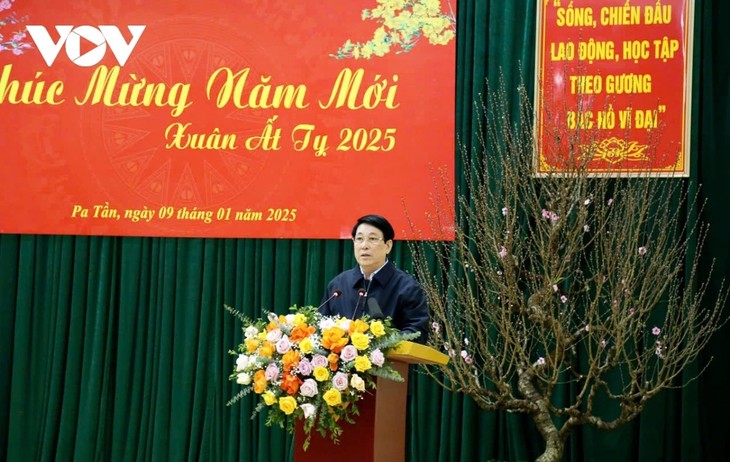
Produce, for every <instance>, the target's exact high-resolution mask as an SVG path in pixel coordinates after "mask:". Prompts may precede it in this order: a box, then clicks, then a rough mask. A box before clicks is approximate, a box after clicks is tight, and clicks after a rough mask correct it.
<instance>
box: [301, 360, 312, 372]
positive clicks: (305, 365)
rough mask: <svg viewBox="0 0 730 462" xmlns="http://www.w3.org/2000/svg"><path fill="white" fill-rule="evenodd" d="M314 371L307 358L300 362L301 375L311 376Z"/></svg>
mask: <svg viewBox="0 0 730 462" xmlns="http://www.w3.org/2000/svg"><path fill="white" fill-rule="evenodd" d="M313 370H314V366H312V363H311V362H309V360H308V359H307V358H303V359H302V360H301V361H299V373H300V374H302V375H310V374H311V373H312V371H313Z"/></svg>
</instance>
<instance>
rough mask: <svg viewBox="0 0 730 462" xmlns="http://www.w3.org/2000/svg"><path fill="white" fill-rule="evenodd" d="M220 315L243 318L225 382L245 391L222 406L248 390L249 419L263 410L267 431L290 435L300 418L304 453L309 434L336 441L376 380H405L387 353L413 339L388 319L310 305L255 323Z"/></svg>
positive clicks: (355, 414) (291, 309)
mask: <svg viewBox="0 0 730 462" xmlns="http://www.w3.org/2000/svg"><path fill="white" fill-rule="evenodd" d="M226 309H227V310H228V311H229V312H231V313H232V314H234V315H235V316H236V317H238V318H239V319H240V320H241V322H242V323H243V326H242V330H243V333H244V339H243V342H242V343H241V344H240V345H239V346H238V348H237V350H231V351H229V353H230V354H232V355H234V356H236V364H235V366H234V368H233V372H232V373H231V375H230V377H229V379H230V380H233V381H236V382H237V383H238V384H240V385H242V386H243V389H242V390H241V391H240V392H238V393H237V394H236V395H235V396H234V397H233V398H232V399H231V400H230V401H229V402H228V405H229V406H230V405H232V404H234V403H235V402H237V401H238V400H240V399H241V398H243V397H244V396H246V395H248V394H249V393H251V392H253V393H255V394H257V395H259V397H260V398H261V401H260V402H259V403H258V404H257V406H256V408H255V409H254V413H253V416H255V415H257V414H258V413H260V412H261V411H262V410H264V409H267V411H268V418H267V420H266V425H268V426H270V425H272V424H278V425H279V426H280V427H282V428H286V430H288V431H290V432H293V431H294V426H295V423H296V421H297V420H303V430H304V433H305V434H306V439H305V441H304V442H303V447H304V449H305V450H306V449H307V447H308V446H309V442H310V438H311V430H312V429H313V428H314V429H316V430H317V431H318V432H319V433H320V434H321V435H322V436H323V437H326V436H327V435H329V436H330V438H331V439H332V440H333V441H334V442H335V443H337V442H338V441H339V436H340V435H341V434H342V427H341V425H340V423H341V421H345V422H348V423H354V421H355V420H354V417H355V416H357V415H358V413H359V412H358V406H357V403H358V401H359V400H360V399H362V398H363V395H364V394H365V393H367V392H368V390H372V389H374V388H375V378H376V377H384V378H387V379H390V380H396V381H403V377H401V376H400V374H398V372H397V371H396V370H395V369H393V367H392V365H391V364H390V363H389V362H388V361H387V360H386V355H387V353H388V351H389V350H390V349H391V348H393V347H395V345H397V344H398V343H399V342H401V341H403V340H411V339H414V338H415V337H417V336H418V333H405V332H401V331H399V330H398V329H396V328H394V327H392V326H391V321H390V319H389V318H388V319H385V320H375V319H369V318H367V317H364V318H361V319H356V320H351V319H347V318H342V317H332V316H323V315H321V314H320V313H319V312H318V311H317V308H316V307H312V306H306V307H297V306H292V307H291V308H290V313H289V314H287V315H277V314H275V313H269V314H268V316H267V318H266V319H259V320H257V321H251V320H249V319H247V318H246V317H244V316H242V315H241V313H240V312H238V311H236V310H234V309H233V308H231V307H228V306H226ZM253 416H252V417H253Z"/></svg>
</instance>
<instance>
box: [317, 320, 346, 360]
mask: <svg viewBox="0 0 730 462" xmlns="http://www.w3.org/2000/svg"><path fill="white" fill-rule="evenodd" d="M348 341H349V340H348V338H347V337H345V331H344V330H343V329H342V328H340V327H336V326H334V327H330V328H329V329H325V330H324V331H322V346H323V347H325V348H327V349H328V350H331V351H334V352H335V353H339V352H340V351H342V349H343V348H344V347H345V345H347V342H348Z"/></svg>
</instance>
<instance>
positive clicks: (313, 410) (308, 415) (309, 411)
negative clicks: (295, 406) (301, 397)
mask: <svg viewBox="0 0 730 462" xmlns="http://www.w3.org/2000/svg"><path fill="white" fill-rule="evenodd" d="M299 407H301V408H302V412H304V418H305V419H313V418H314V416H315V415H316V414H317V406H315V405H314V404H309V403H304V404H302V405H301V406H299Z"/></svg>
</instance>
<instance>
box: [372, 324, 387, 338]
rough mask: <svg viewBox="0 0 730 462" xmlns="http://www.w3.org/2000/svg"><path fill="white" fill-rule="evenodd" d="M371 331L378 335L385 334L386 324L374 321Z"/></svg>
mask: <svg viewBox="0 0 730 462" xmlns="http://www.w3.org/2000/svg"><path fill="white" fill-rule="evenodd" d="M370 332H372V333H373V335H374V336H376V337H381V336H383V335H385V326H384V325H383V323H382V322H380V321H373V322H371V323H370Z"/></svg>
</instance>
